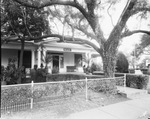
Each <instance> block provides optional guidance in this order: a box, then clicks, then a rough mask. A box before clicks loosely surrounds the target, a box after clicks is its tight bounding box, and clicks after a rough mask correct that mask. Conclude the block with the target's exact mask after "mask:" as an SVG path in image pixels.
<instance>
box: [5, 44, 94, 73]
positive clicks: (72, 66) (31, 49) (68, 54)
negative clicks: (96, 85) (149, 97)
mask: <svg viewBox="0 0 150 119" xmlns="http://www.w3.org/2000/svg"><path fill="white" fill-rule="evenodd" d="M20 49H21V48H20V44H19V43H18V44H14V43H10V44H4V45H3V46H2V65H3V66H5V67H6V66H7V64H8V59H9V58H14V57H15V58H16V59H17V62H16V67H18V66H19V54H20ZM92 53H93V49H92V48H90V47H89V46H85V45H79V44H71V43H57V42H51V43H46V44H42V45H40V44H34V43H26V44H25V50H24V56H23V66H25V68H26V70H27V71H29V69H31V68H33V67H34V65H38V68H41V67H40V66H41V64H43V65H44V67H45V66H47V67H48V72H49V73H52V70H53V69H55V68H57V69H58V72H59V73H65V72H80V73H83V72H84V71H83V66H84V65H86V62H84V61H83V58H84V57H85V56H86V55H88V56H90V57H91V54H92ZM46 56H50V57H49V62H46V61H45V58H46Z"/></svg>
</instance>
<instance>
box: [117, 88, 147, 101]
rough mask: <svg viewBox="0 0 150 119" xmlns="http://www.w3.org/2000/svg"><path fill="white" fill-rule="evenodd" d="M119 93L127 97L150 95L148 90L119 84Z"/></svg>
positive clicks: (134, 97)
mask: <svg viewBox="0 0 150 119" xmlns="http://www.w3.org/2000/svg"><path fill="white" fill-rule="evenodd" d="M117 88H118V90H119V93H120V94H121V95H123V96H125V97H127V98H130V99H136V98H141V97H145V96H147V95H148V91H147V90H142V89H135V88H129V87H121V86H117Z"/></svg>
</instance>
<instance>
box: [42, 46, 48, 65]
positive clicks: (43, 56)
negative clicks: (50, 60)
mask: <svg viewBox="0 0 150 119" xmlns="http://www.w3.org/2000/svg"><path fill="white" fill-rule="evenodd" d="M42 52H43V55H42V59H43V62H42V63H43V65H44V67H45V66H46V62H45V58H46V52H47V49H45V48H44V49H43V51H42Z"/></svg>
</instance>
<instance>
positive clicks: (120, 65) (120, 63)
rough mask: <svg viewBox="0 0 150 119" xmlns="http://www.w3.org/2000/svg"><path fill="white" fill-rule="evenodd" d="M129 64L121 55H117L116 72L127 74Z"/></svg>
mask: <svg viewBox="0 0 150 119" xmlns="http://www.w3.org/2000/svg"><path fill="white" fill-rule="evenodd" d="M128 67H129V63H128V60H127V58H126V56H125V55H124V54H123V53H121V52H120V53H118V56H117V63H116V70H117V72H120V73H128Z"/></svg>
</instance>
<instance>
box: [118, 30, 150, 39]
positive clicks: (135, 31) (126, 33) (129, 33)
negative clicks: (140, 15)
mask: <svg viewBox="0 0 150 119" xmlns="http://www.w3.org/2000/svg"><path fill="white" fill-rule="evenodd" d="M135 33H145V34H147V35H150V31H146V30H134V31H125V32H124V33H123V34H122V35H121V38H123V37H127V36H131V35H133V34H135Z"/></svg>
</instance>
